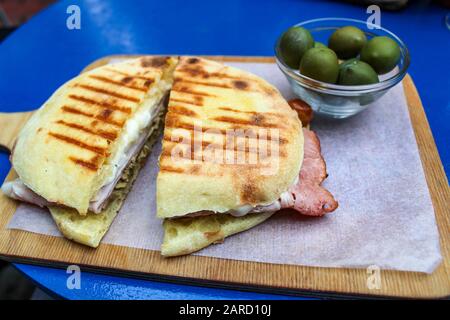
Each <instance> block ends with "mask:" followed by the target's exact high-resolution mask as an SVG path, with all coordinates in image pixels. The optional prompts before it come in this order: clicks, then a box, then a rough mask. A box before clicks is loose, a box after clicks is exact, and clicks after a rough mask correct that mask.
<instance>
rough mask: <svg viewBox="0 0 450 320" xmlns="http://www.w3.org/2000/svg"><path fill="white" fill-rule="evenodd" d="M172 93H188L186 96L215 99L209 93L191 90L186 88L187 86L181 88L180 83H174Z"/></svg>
mask: <svg viewBox="0 0 450 320" xmlns="http://www.w3.org/2000/svg"><path fill="white" fill-rule="evenodd" d="M172 92H177V93H186V94H191V95H194V96H202V97H215V95H213V94H210V93H207V92H202V91H196V90H192V89H191V88H189V87H186V86H179V82H178V83H174V85H173V87H172Z"/></svg>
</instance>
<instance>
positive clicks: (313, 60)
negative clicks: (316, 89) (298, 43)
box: [300, 48, 339, 83]
mask: <svg viewBox="0 0 450 320" xmlns="http://www.w3.org/2000/svg"><path fill="white" fill-rule="evenodd" d="M300 73H302V74H303V75H305V76H307V77H310V78H313V79H316V80H319V81H323V82H328V83H336V81H337V78H338V75H339V62H338V58H337V56H336V53H334V51H333V50H331V49H328V48H311V49H309V50H308V51H306V53H305V54H304V55H303V58H302V61H301V62H300Z"/></svg>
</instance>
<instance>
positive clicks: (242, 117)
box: [157, 57, 303, 218]
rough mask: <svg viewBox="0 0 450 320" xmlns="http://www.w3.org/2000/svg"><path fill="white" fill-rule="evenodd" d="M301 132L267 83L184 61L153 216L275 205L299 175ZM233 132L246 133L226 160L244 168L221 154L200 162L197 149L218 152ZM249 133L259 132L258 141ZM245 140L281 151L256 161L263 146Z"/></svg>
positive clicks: (212, 64)
mask: <svg viewBox="0 0 450 320" xmlns="http://www.w3.org/2000/svg"><path fill="white" fill-rule="evenodd" d="M301 127H302V125H301V122H300V120H299V119H298V117H297V115H296V112H295V111H293V110H292V109H291V108H290V107H289V105H288V103H287V102H286V101H285V100H284V99H283V97H282V96H281V94H280V93H279V92H278V90H277V89H276V88H274V87H273V86H272V85H270V84H269V83H267V82H266V81H265V80H263V79H261V78H259V77H257V76H255V75H253V74H251V73H248V72H245V71H242V70H239V69H237V68H232V67H227V66H224V65H223V64H221V63H218V62H213V61H209V60H206V59H202V58H195V57H183V58H181V59H180V62H179V64H178V66H177V68H176V69H175V75H174V83H173V87H172V91H171V93H170V100H169V107H168V113H167V116H166V120H165V129H164V140H163V146H162V153H161V157H160V163H159V166H160V171H159V174H158V178H157V216H158V217H160V218H169V217H177V216H184V215H186V214H190V213H194V212H199V211H208V212H210V213H212V214H213V213H223V212H227V211H229V210H239V209H240V208H242V207H245V206H247V207H248V206H256V205H267V204H270V203H272V202H273V201H275V200H277V199H278V198H279V197H280V195H281V193H283V192H285V191H286V190H287V189H288V188H289V186H291V185H292V184H293V183H294V181H295V179H296V178H297V177H298V173H299V171H300V166H301V163H302V159H303V134H302V130H301ZM199 128H200V129H199ZM227 130H228V131H227ZM231 130H235V131H234V132H244V133H245V132H247V133H250V134H249V135H248V136H247V135H246V137H249V138H248V139H247V138H245V139H247V140H246V141H247V142H246V143H247V145H245V146H244V148H243V149H238V147H237V145H238V142H236V144H235V146H234V149H233V147H232V148H231V152H233V151H234V152H236V153H235V154H232V155H231V162H233V160H235V159H237V157H238V155H239V156H244V159H246V160H244V163H242V162H241V163H239V162H238V160H236V161H234V163H230V162H229V161H228V160H229V159H230V158H229V155H227V154H226V152H223V161H222V163H220V159H219V161H217V158H214V159H213V161H211V158H205V157H204V155H205V153H203V155H202V153H200V154H199V150H200V151H203V152H204V151H205V148H210V147H211V146H212V145H214V146H217V145H218V146H219V147H214V148H213V149H214V150H222V151H223V146H224V145H225V141H226V135H227V133H229V132H230V131H231ZM239 130H240V131H239ZM198 133H200V135H201V136H202V139H203V141H200V143H198V139H197V140H195V143H198V144H199V145H200V148H198V144H197V145H194V143H193V141H194V140H193V138H194V134H198ZM252 133H253V134H254V133H256V134H257V137H256V139H254V137H255V136H252ZM264 133H265V136H264ZM186 139H191V140H190V141H189V140H186ZM250 140H251V141H255V140H256V141H257V142H258V143H262V144H263V143H264V141H265V142H266V143H267V145H268V146H269V147H270V148H272V147H275V149H274V150H275V151H278V152H274V154H270V155H266V157H264V155H263V156H261V154H259V153H258V152H260V151H261V150H262V147H261V145H259V147H260V148H261V149H257V150H255V149H254V148H253V149H252V148H251V147H250ZM186 141H187V142H186ZM235 141H237V140H235ZM253 147H254V145H253ZM180 148H181V149H180ZM276 148H278V149H276ZM229 149H230V148H228V150H229ZM180 150H181V152H180ZM210 150H211V149H210ZM238 150H241V151H240V152H241V153H238ZM255 151H256V153H257V155H256V157H257V158H256V159H257V162H256V163H255V162H253V163H252V162H250V161H249V159H250V157H252V154H254V153H255ZM186 155H187V156H186ZM278 155H279V157H278ZM219 156H220V151H219ZM233 157H235V159H233ZM254 159H255V158H254V157H253V160H254ZM241 160H242V158H241Z"/></svg>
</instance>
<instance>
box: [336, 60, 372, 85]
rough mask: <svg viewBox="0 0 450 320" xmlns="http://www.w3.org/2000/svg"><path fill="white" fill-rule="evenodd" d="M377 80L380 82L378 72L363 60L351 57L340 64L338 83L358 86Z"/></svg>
mask: <svg viewBox="0 0 450 320" xmlns="http://www.w3.org/2000/svg"><path fill="white" fill-rule="evenodd" d="M377 82H379V80H378V75H377V73H376V72H375V70H373V69H372V67H371V66H370V65H369V64H367V63H365V62H363V61H359V60H358V59H350V60H347V61H345V62H343V63H341V64H340V65H339V78H338V84H342V85H350V86H357V85H363V84H372V83H377Z"/></svg>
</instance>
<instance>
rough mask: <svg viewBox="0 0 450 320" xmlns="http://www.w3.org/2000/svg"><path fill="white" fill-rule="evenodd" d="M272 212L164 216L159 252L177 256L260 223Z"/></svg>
mask: <svg viewBox="0 0 450 320" xmlns="http://www.w3.org/2000/svg"><path fill="white" fill-rule="evenodd" d="M272 215H273V212H264V213H252V214H248V215H246V216H244V217H233V216H231V215H228V214H216V215H208V216H201V217H194V218H177V219H166V220H165V221H164V224H163V226H164V240H163V244H162V246H161V254H162V255H163V256H166V257H173V256H180V255H185V254H190V253H192V252H195V251H198V250H200V249H203V248H205V247H207V246H209V245H211V244H213V243H218V242H222V241H223V240H224V239H225V238H226V237H229V236H231V235H233V234H236V233H239V232H243V231H245V230H248V229H250V228H253V227H255V226H257V225H258V224H260V223H263V222H264V221H266V220H267V219H269V218H270V217H271V216H272Z"/></svg>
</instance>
